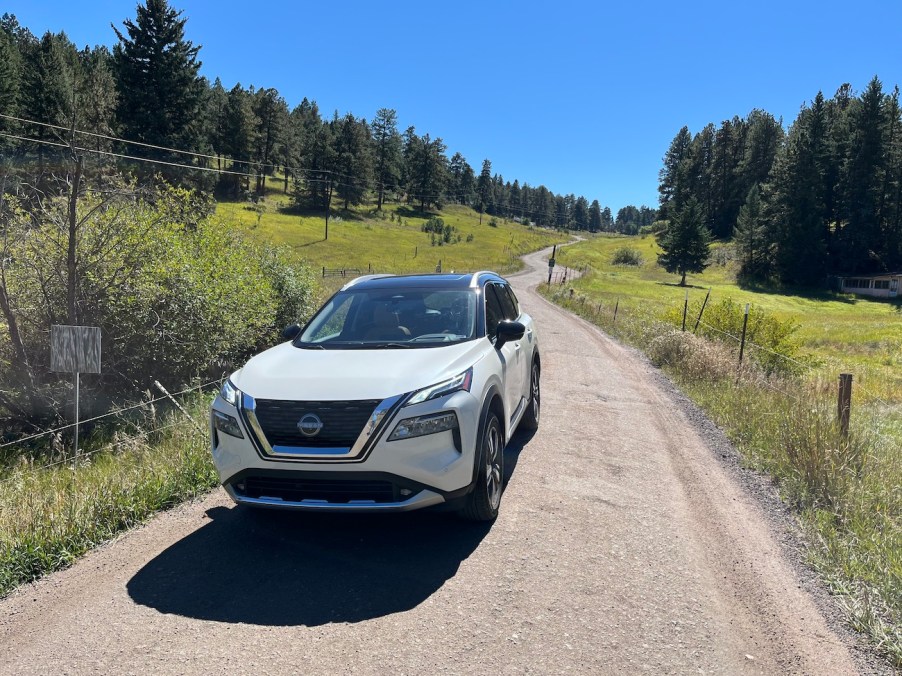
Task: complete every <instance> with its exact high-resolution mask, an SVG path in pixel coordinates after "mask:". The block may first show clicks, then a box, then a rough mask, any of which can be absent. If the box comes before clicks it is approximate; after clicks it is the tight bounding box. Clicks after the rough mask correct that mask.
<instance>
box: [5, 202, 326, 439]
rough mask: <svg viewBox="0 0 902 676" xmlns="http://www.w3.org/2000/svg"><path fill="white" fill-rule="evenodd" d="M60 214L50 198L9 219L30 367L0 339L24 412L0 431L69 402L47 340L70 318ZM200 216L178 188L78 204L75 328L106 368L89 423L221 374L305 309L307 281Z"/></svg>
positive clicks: (8, 382) (11, 389)
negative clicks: (109, 410)
mask: <svg viewBox="0 0 902 676" xmlns="http://www.w3.org/2000/svg"><path fill="white" fill-rule="evenodd" d="M66 209H67V203H66V201H65V200H64V199H59V198H56V199H48V200H47V201H46V202H45V203H44V204H43V205H42V208H41V209H40V210H39V211H37V212H33V213H28V212H26V211H25V209H24V208H23V207H22V205H19V204H13V206H12V208H11V209H10V211H9V212H8V213H7V216H8V218H7V231H6V234H7V237H8V239H7V242H8V252H9V256H10V260H11V261H12V262H11V263H10V264H9V265H8V267H7V270H6V277H7V279H8V280H9V284H8V287H7V290H8V292H9V294H10V298H11V299H12V301H13V305H14V307H15V308H16V310H17V311H16V315H15V317H14V320H15V322H16V323H17V327H18V328H19V335H20V336H21V339H22V343H23V345H24V348H25V351H26V353H27V354H28V355H29V362H28V364H27V365H25V364H22V363H21V360H20V359H17V358H16V355H15V354H14V353H13V346H12V345H11V344H10V342H9V341H0V382H3V383H4V390H6V391H7V393H8V395H9V396H8V400H7V401H12V402H22V404H21V405H19V408H20V409H21V408H24V409H25V410H24V411H23V410H7V411H6V413H7V414H8V417H7V419H6V421H4V420H3V406H2V405H0V430H3V429H4V428H5V431H12V432H14V431H15V430H16V428H17V426H18V425H20V424H22V423H24V422H39V421H43V422H47V419H48V417H49V416H51V415H53V412H54V411H55V410H56V408H57V407H58V405H59V404H58V402H64V401H70V400H71V394H70V392H69V387H70V383H69V380H68V379H64V378H59V377H58V376H57V375H56V374H53V373H51V372H50V369H49V361H50V355H49V346H48V341H47V335H48V334H49V331H50V325H51V324H61V323H66V321H67V320H68V318H67V314H68V312H67V307H66V298H67V286H66V282H67V274H66V250H67V240H68V238H67V234H66V233H67V231H66V230H65V229H63V228H60V227H59V225H58V224H59V223H61V222H62V223H65V222H66V220H65V216H66ZM207 211H208V209H207V207H206V206H205V205H204V204H203V203H202V201H198V200H196V199H195V197H194V196H193V193H190V192H189V191H186V190H177V189H167V190H164V191H161V192H159V193H157V194H155V195H153V196H152V197H151V198H149V199H137V198H127V197H120V198H117V199H116V200H115V201H111V202H102V201H101V198H100V197H98V196H97V195H95V194H93V193H91V194H88V195H87V196H85V197H83V198H81V199H80V204H79V209H78V216H79V218H80V219H81V220H82V224H81V226H80V230H79V239H78V249H77V251H78V263H79V268H78V275H77V276H76V280H77V285H76V287H75V296H76V307H77V315H76V318H75V319H76V321H77V322H78V323H80V324H82V325H87V326H99V327H100V329H101V336H102V369H103V373H102V374H101V375H100V376H91V377H89V378H84V379H83V382H82V387H83V388H84V389H85V392H84V395H83V396H84V399H85V400H86V401H89V402H92V403H93V404H94V407H95V408H94V409H88V410H86V411H85V414H86V415H88V414H99V413H103V412H104V409H103V407H104V406H109V405H110V403H111V402H123V401H128V400H134V399H135V398H137V397H138V396H140V393H141V392H142V391H143V390H144V389H146V388H148V387H150V386H152V383H153V381H154V380H155V379H156V380H160V381H161V382H162V383H164V384H165V385H166V386H167V387H171V388H173V389H178V388H179V387H181V386H182V385H184V384H186V383H188V382H190V381H192V379H194V378H196V377H198V376H201V377H206V376H208V375H211V374H213V373H216V374H217V375H218V374H219V373H221V372H222V370H223V369H226V368H230V367H231V364H232V363H234V362H238V361H241V360H243V359H244V358H245V357H246V356H247V355H248V354H249V353H250V352H253V351H257V350H259V349H260V348H262V347H268V346H269V345H272V343H273V342H274V341H275V340H277V338H278V335H279V331H280V330H281V328H282V327H283V325H284V324H285V323H289V320H290V321H297V320H301V319H304V318H305V317H306V316H307V315H309V313H310V311H311V310H312V303H313V294H314V291H315V289H316V287H315V286H314V281H313V277H312V275H311V274H310V273H309V271H307V270H306V269H305V268H303V267H299V266H297V265H294V266H293V265H291V264H289V263H288V257H287V254H286V253H285V252H281V251H277V250H275V249H273V248H272V247H271V246H269V245H261V244H257V243H255V242H254V241H252V240H250V239H249V238H248V237H246V236H245V235H244V234H242V233H241V232H240V231H239V230H237V229H234V228H231V227H227V226H225V225H224V224H222V223H219V222H216V221H215V220H213V219H211V218H209V217H207ZM3 328H4V331H3V333H4V334H6V335H9V333H10V332H9V331H8V327H6V326H4V327H3ZM26 369H27V370H26ZM17 405H18V404H17ZM14 421H15V422H14Z"/></svg>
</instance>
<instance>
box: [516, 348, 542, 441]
mask: <svg viewBox="0 0 902 676" xmlns="http://www.w3.org/2000/svg"><path fill="white" fill-rule="evenodd" d="M540 375H541V370H540V369H539V362H537V361H534V362H533V363H532V371H530V377H529V401H528V402H526V411H525V412H524V413H523V419H522V420H521V421H520V427H522V428H523V429H524V430H537V429H539V415H540V414H541V412H542V393H541V388H540V387H539V384H540V381H539V376H540Z"/></svg>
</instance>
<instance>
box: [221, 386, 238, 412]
mask: <svg viewBox="0 0 902 676" xmlns="http://www.w3.org/2000/svg"><path fill="white" fill-rule="evenodd" d="M219 396H220V397H222V398H223V399H225V400H226V401H227V402H229V403H230V404H231V405H232V406H234V407H235V408H238V400H239V399H241V390H239V389H238V388H237V387H235V386H234V385H232V381H231V380H226V381H225V382H224V383H223V384H222V389H221V390H219Z"/></svg>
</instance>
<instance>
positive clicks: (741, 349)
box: [739, 303, 749, 366]
mask: <svg viewBox="0 0 902 676" xmlns="http://www.w3.org/2000/svg"><path fill="white" fill-rule="evenodd" d="M748 325H749V304H748V303H746V304H745V316H744V317H743V318H742V340H741V341H740V343H739V365H740V366H742V355H743V353H744V352H745V329H746V327H747V326H748Z"/></svg>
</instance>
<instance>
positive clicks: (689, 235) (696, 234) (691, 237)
mask: <svg viewBox="0 0 902 676" xmlns="http://www.w3.org/2000/svg"><path fill="white" fill-rule="evenodd" d="M657 241H658V246H660V247H661V249H663V253H661V254H659V255H658V264H659V265H661V266H663V267H664V269H665V270H667V272H670V273H674V272H675V273H677V274H679V275H681V278H680V286H686V275H687V274H688V273H690V272H702V271H704V269H705V268H706V267H708V257H709V255H710V250H709V246H710V236H709V234H708V229H707V228H706V227H705V225H704V223H702V214H701V208H700V207H699V205H698V202H697V201H696V200H695V198H694V197H690V198H689V199H688V200H687V201H686V204H685V205H684V206H683V208H682V209H681V210H680V211H678V212H677V213H675V214H673V217H672V218H671V220H670V224H669V225H668V226H667V227H666V228H665V229H664V230H662V231H661V232H660V233H658V236H657Z"/></svg>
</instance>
